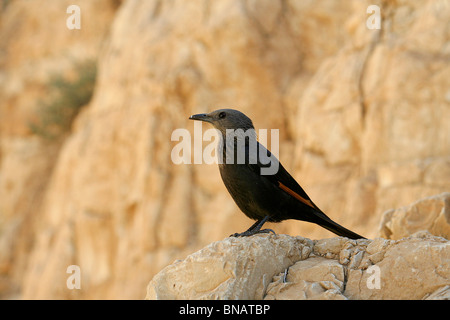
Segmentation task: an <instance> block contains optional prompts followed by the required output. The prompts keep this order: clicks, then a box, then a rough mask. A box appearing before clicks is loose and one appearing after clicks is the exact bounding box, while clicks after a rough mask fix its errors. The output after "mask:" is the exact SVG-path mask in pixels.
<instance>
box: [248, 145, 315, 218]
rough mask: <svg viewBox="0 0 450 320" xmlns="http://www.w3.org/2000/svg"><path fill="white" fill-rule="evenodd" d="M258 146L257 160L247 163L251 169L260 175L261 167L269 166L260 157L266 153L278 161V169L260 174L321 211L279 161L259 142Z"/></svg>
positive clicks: (272, 159)
mask: <svg viewBox="0 0 450 320" xmlns="http://www.w3.org/2000/svg"><path fill="white" fill-rule="evenodd" d="M258 148H259V149H258V151H259V152H260V153H259V154H258V162H257V163H255V164H248V165H249V167H250V168H251V169H252V171H254V172H255V173H256V174H258V175H261V168H264V167H266V168H267V167H270V165H271V164H270V163H267V160H266V161H262V159H261V157H260V155H261V154H267V157H268V158H270V159H271V161H278V170H277V171H276V172H275V173H274V174H268V175H261V176H262V177H265V178H266V179H268V180H269V181H270V182H271V183H272V184H274V185H275V186H276V187H278V188H280V189H282V190H283V191H284V192H286V193H288V194H289V195H291V196H292V197H294V198H295V199H297V200H299V201H301V202H302V203H304V204H306V205H307V206H310V207H311V208H313V209H315V210H317V211H319V212H322V211H321V210H320V209H319V208H318V207H317V206H316V205H315V204H314V203H313V202H312V201H311V199H310V198H309V196H308V195H307V194H306V192H305V190H303V188H302V187H301V186H300V185H299V184H298V183H297V181H296V180H295V179H294V178H293V177H292V176H291V175H290V174H289V172H287V170H286V169H285V168H284V167H283V165H282V164H281V163H280V161H279V160H278V159H277V158H276V157H275V156H274V155H273V154H272V153H271V152H270V151H269V150H267V149H266V148H265V147H264V146H263V145H262V144H260V143H259V142H258Z"/></svg>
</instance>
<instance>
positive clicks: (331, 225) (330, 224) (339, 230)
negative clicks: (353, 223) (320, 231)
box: [316, 217, 366, 239]
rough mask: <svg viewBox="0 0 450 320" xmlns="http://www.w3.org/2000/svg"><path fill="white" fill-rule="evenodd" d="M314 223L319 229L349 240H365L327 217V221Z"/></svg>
mask: <svg viewBox="0 0 450 320" xmlns="http://www.w3.org/2000/svg"><path fill="white" fill-rule="evenodd" d="M316 223H317V224H318V225H320V226H321V227H323V228H325V229H327V230H329V231H331V232H333V233H335V234H337V235H338V236H342V237H347V238H349V239H366V238H364V237H363V236H360V235H359V234H357V233H355V232H353V231H351V230H348V229H347V228H344V227H343V226H341V225H340V224H338V223H336V222H334V221H333V220H331V219H330V218H328V217H327V219H320V220H319V221H316Z"/></svg>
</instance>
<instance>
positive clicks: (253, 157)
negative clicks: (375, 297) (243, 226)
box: [189, 109, 364, 239]
mask: <svg viewBox="0 0 450 320" xmlns="http://www.w3.org/2000/svg"><path fill="white" fill-rule="evenodd" d="M189 119H192V120H200V121H205V122H209V123H211V124H212V125H213V126H214V127H215V128H216V129H217V130H219V132H220V133H221V136H222V139H221V140H220V142H219V145H218V151H219V152H221V154H220V153H219V154H218V155H219V156H220V155H222V159H221V160H219V169H220V175H221V177H222V180H223V183H224V184H225V186H226V188H227V189H228V192H229V193H230V194H231V196H232V197H233V199H234V201H235V202H236V204H237V205H238V207H239V208H240V209H241V210H242V212H244V213H245V215H246V216H247V217H249V218H250V219H253V220H256V223H255V224H253V225H252V226H251V227H250V228H249V229H248V230H247V231H245V232H242V233H235V234H233V236H250V235H253V234H255V233H263V232H273V231H272V230H270V229H264V230H261V227H262V226H263V224H264V223H265V222H266V221H270V222H280V221H283V220H287V219H295V220H302V221H307V222H312V223H316V224H318V225H320V226H322V227H324V228H325V229H327V230H329V231H331V232H333V233H335V234H337V235H339V236H344V237H347V238H350V239H362V238H364V237H362V236H360V235H358V234H356V233H354V232H353V231H350V230H348V229H346V228H344V227H343V226H341V225H339V224H337V223H336V222H334V221H333V220H331V219H330V218H329V217H328V216H327V215H326V214H325V213H323V212H322V210H320V209H319V208H318V207H317V206H316V205H315V204H314V202H312V201H311V199H310V198H309V197H308V195H307V194H306V192H305V191H304V190H303V189H302V187H300V185H299V184H298V183H297V181H295V179H294V178H293V177H292V176H291V175H290V174H289V173H288V172H287V171H286V169H284V167H283V166H282V165H281V163H280V162H279V161H278V159H277V158H276V157H275V156H274V155H272V154H271V152H270V151H269V150H267V149H266V148H265V147H264V146H263V145H262V144H260V143H259V142H258V141H257V138H256V133H255V129H254V127H253V123H252V121H251V120H250V119H249V118H248V117H247V116H246V115H245V114H243V113H242V112H240V111H237V110H233V109H220V110H216V111H213V112H211V113H208V114H195V115H192V116H190V117H189ZM239 129H241V130H239ZM269 160H270V161H269ZM274 167H275V168H276V170H272V172H270V171H271V170H270V169H271V168H272V169H273V168H274ZM264 170H266V171H267V172H269V173H267V172H266V173H264Z"/></svg>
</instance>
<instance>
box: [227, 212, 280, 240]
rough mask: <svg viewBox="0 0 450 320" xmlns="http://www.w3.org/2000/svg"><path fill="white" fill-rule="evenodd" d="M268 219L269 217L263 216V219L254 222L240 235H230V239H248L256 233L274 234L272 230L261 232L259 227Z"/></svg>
mask: <svg viewBox="0 0 450 320" xmlns="http://www.w3.org/2000/svg"><path fill="white" fill-rule="evenodd" d="M269 218H270V216H265V217H264V219H261V220H258V221H256V222H255V223H254V224H253V225H252V226H251V227H250V228H248V230H247V231H244V232H242V233H234V234H232V235H231V237H248V236H252V235H254V234H257V233H269V232H272V233H273V234H276V233H275V231H273V230H272V229H263V230H261V227H262V226H263V224H264V223H265V222H266V221H267V220H268V219H269Z"/></svg>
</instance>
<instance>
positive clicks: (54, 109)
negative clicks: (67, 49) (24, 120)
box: [29, 61, 97, 140]
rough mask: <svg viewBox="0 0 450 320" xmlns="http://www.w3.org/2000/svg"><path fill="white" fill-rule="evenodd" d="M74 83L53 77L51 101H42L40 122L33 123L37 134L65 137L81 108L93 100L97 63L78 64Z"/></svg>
mask: <svg viewBox="0 0 450 320" xmlns="http://www.w3.org/2000/svg"><path fill="white" fill-rule="evenodd" d="M75 70H76V71H77V74H76V77H75V79H73V80H67V79H65V78H63V77H62V76H60V75H55V76H52V77H51V78H50V80H49V82H48V83H47V87H48V88H49V97H48V99H47V100H45V101H40V103H39V106H38V108H37V113H38V114H37V121H36V122H33V123H30V124H29V128H30V130H31V132H32V133H33V134H36V135H38V136H40V137H42V138H45V139H49V140H53V139H57V138H60V137H62V136H64V135H65V134H66V133H67V132H68V131H69V130H70V128H71V126H72V122H73V120H74V119H75V117H76V116H77V114H78V113H79V112H80V110H81V107H83V106H85V105H86V104H88V103H89V101H90V100H91V97H92V94H93V93H94V86H95V79H96V76H97V67H96V63H95V62H94V61H86V62H83V63H78V64H77V65H76V67H75Z"/></svg>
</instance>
